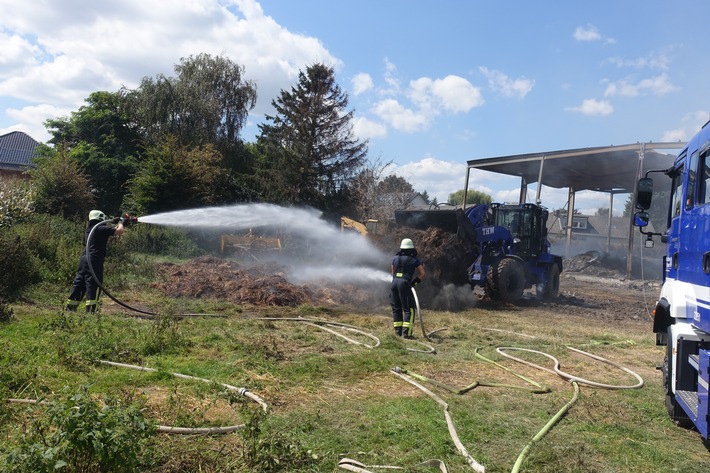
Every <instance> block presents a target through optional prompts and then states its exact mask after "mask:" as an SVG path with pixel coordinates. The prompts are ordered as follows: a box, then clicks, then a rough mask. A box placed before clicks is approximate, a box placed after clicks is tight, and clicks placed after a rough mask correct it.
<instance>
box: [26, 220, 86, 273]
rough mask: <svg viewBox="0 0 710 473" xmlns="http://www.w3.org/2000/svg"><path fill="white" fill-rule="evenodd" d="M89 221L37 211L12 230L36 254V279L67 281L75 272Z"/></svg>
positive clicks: (28, 249) (33, 265)
mask: <svg viewBox="0 0 710 473" xmlns="http://www.w3.org/2000/svg"><path fill="white" fill-rule="evenodd" d="M84 225H85V223H84V222H82V223H79V222H74V221H71V220H65V219H63V218H61V217H57V216H53V215H45V214H36V215H33V216H32V217H30V218H29V219H27V220H26V221H25V222H23V223H21V224H18V225H15V226H14V227H13V228H12V232H13V233H14V234H15V235H16V236H17V238H19V239H20V241H21V242H22V245H23V246H25V247H26V249H27V251H29V252H30V254H31V255H32V256H31V258H32V272H33V273H34V274H35V275H36V278H35V281H34V282H38V281H45V282H50V283H61V284H65V283H66V282H67V281H68V280H71V278H72V277H73V275H74V272H75V271H76V267H77V263H78V261H79V254H80V252H81V239H82V237H83V234H84V228H85V227H84Z"/></svg>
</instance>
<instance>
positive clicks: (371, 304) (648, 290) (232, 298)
mask: <svg viewBox="0 0 710 473" xmlns="http://www.w3.org/2000/svg"><path fill="white" fill-rule="evenodd" d="M405 237H406V238H412V240H414V242H415V245H416V247H417V249H418V251H419V255H420V257H421V258H422V259H423V260H424V261H425V264H426V269H427V278H426V280H425V281H424V282H423V283H422V284H420V285H419V286H417V294H418V298H419V301H420V304H421V306H422V308H424V309H435V310H450V311H458V310H465V309H470V308H472V307H474V306H478V307H480V308H486V309H492V310H514V311H515V310H541V311H545V312H549V313H550V315H554V314H559V315H578V316H583V317H594V318H595V319H596V320H600V321H602V323H603V321H609V322H612V321H619V320H639V321H641V320H647V319H648V318H649V316H650V315H649V314H650V311H651V309H652V308H653V305H654V304H655V300H656V297H657V295H658V291H659V287H660V283H659V282H658V281H652V282H643V281H641V280H636V279H628V280H627V279H626V278H625V271H626V268H625V262H624V261H623V260H620V259H618V258H614V257H611V256H609V255H607V254H605V253H603V252H598V251H590V252H587V253H582V254H579V255H576V256H574V257H572V258H568V259H566V260H564V262H563V267H564V270H563V272H562V275H561V277H560V295H559V297H558V298H557V299H555V300H553V301H541V300H538V299H537V298H536V297H535V289H534V288H532V289H531V290H527V291H526V292H525V295H524V298H523V300H521V301H520V302H518V303H517V304H515V305H511V304H504V303H500V302H496V301H490V300H487V299H486V298H485V297H484V296H483V293H482V290H481V289H480V288H476V289H475V290H474V291H471V289H470V287H469V286H468V284H467V282H466V266H467V264H466V255H465V252H464V250H463V248H462V246H461V245H460V244H459V243H458V242H457V240H456V236H455V235H452V234H449V233H445V232H442V231H441V230H439V229H434V228H432V229H429V230H426V231H420V230H411V229H404V230H398V233H397V234H395V235H394V236H393V238H391V239H390V240H389V242H390V244H393V243H392V242H395V241H396V242H397V243H398V242H399V241H400V240H401V238H405ZM384 250H385V251H386V252H391V254H392V255H394V253H395V252H396V251H397V248H396V247H395V248H384ZM288 269H289V268H288V267H286V266H283V265H281V264H280V263H274V262H269V263H260V264H258V265H243V264H240V263H238V262H236V261H233V260H226V259H221V258H217V257H213V256H205V257H200V258H196V259H194V260H192V261H189V262H188V263H185V264H181V265H175V264H163V265H162V266H160V268H159V272H160V273H161V278H160V281H159V282H155V283H153V284H152V287H153V288H157V289H159V290H160V291H162V292H163V293H164V294H166V295H167V296H169V297H174V298H196V299H201V298H208V299H218V300H221V301H224V302H229V303H232V304H238V305H252V306H281V307H298V306H300V305H313V306H321V307H351V308H352V307H354V308H357V309H358V310H377V311H380V312H382V311H383V310H387V309H388V300H387V292H388V284H387V283H386V282H384V283H383V282H378V283H375V284H370V285H369V286H368V285H362V286H361V285H357V284H342V283H334V282H330V281H327V280H324V281H319V282H318V283H316V284H305V285H298V284H293V283H291V282H289V281H288V280H287V279H286V277H285V274H287V272H288Z"/></svg>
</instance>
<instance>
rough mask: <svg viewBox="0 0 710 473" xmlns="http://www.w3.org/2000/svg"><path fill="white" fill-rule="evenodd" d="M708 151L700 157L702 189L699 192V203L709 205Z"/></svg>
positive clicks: (709, 174) (709, 170)
mask: <svg viewBox="0 0 710 473" xmlns="http://www.w3.org/2000/svg"><path fill="white" fill-rule="evenodd" d="M708 154H710V153H709V152H708V151H705V152H704V153H703V154H702V155H701V156H700V172H701V174H700V189H699V192H698V202H699V203H700V204H707V203H708V202H710V192H708V187H710V162H708V161H709V160H708Z"/></svg>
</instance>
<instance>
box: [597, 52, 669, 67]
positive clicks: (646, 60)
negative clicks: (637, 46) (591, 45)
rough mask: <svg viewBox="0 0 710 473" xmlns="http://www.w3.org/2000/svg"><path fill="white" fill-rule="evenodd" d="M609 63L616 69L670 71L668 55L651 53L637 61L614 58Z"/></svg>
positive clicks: (636, 59)
mask: <svg viewBox="0 0 710 473" xmlns="http://www.w3.org/2000/svg"><path fill="white" fill-rule="evenodd" d="M608 61H609V62H610V63H611V64H614V65H615V66H616V67H619V68H621V67H631V68H634V69H659V70H662V71H665V70H668V68H669V67H670V59H669V57H668V55H667V54H666V53H660V54H656V53H650V54H649V55H648V56H646V57H640V58H635V59H624V58H621V57H612V58H609V59H608Z"/></svg>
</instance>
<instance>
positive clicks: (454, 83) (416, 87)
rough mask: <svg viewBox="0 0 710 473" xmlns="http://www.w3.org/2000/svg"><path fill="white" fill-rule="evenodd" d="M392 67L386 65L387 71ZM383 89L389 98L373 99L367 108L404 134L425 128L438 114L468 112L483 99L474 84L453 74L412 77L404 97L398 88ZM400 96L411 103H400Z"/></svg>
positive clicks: (389, 83)
mask: <svg viewBox="0 0 710 473" xmlns="http://www.w3.org/2000/svg"><path fill="white" fill-rule="evenodd" d="M388 64H390V63H388ZM392 68H394V66H393V65H391V64H390V68H389V69H388V70H392ZM385 81H386V82H387V83H388V85H391V84H392V82H391V81H390V80H389V79H387V78H386V79H385ZM380 92H381V93H382V92H383V91H380ZM387 92H388V95H389V97H388V98H385V99H382V100H380V101H379V102H377V103H376V104H375V106H374V107H373V108H372V110H371V111H372V113H374V114H375V115H377V117H379V118H380V119H381V120H382V121H384V122H385V123H386V124H387V125H388V126H391V127H393V128H394V129H396V130H398V131H401V132H404V133H415V132H419V131H423V130H427V129H428V128H429V127H430V126H431V124H432V122H433V121H434V119H435V118H436V117H437V116H439V115H441V114H442V113H445V112H450V113H465V112H469V111H470V110H471V109H472V108H474V107H478V106H481V105H482V104H483V102H484V100H483V96H482V95H481V92H480V90H479V89H478V88H477V87H474V86H473V85H472V84H471V83H470V82H469V81H467V80H466V79H464V78H462V77H459V76H455V75H448V76H446V77H444V78H443V79H430V78H428V77H420V78H419V79H415V80H412V81H410V82H409V86H408V88H407V91H406V93H405V94H404V97H401V96H400V95H401V94H399V89H397V90H395V89H393V88H391V87H390V88H388V89H387ZM403 98H406V99H409V101H411V104H412V106H407V105H404V104H403V103H402V102H401V100H402V99H403Z"/></svg>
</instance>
